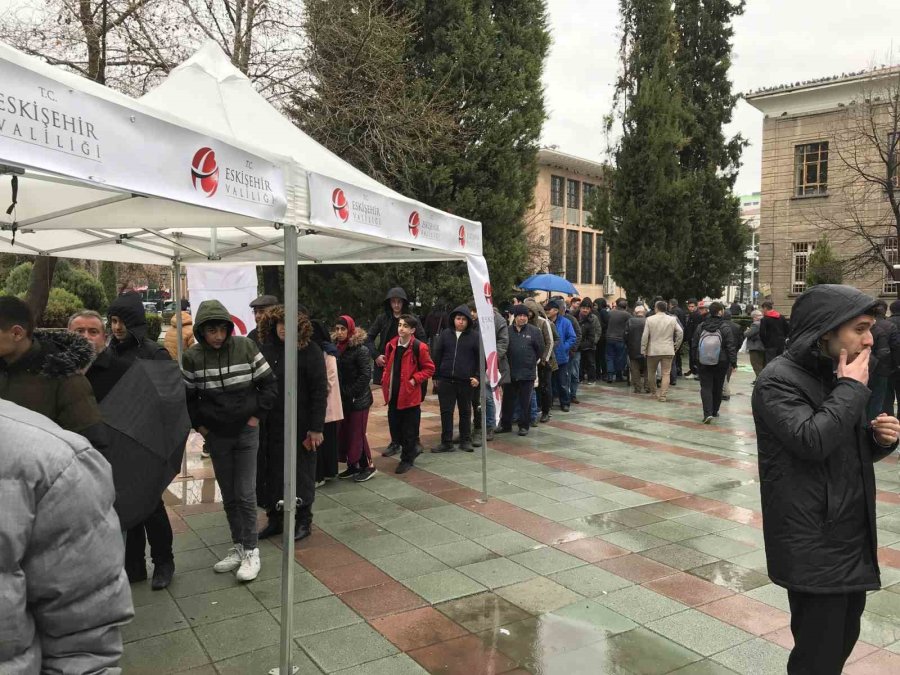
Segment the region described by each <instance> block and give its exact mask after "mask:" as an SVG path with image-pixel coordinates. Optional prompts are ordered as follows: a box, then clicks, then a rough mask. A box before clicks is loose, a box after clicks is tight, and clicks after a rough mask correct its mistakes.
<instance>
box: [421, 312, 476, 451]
mask: <svg viewBox="0 0 900 675" xmlns="http://www.w3.org/2000/svg"><path fill="white" fill-rule="evenodd" d="M474 323H475V322H474V320H473V319H472V313H471V312H469V308H468V307H467V306H466V305H460V306H459V307H457V308H456V309H454V310H453V311H452V312H450V328H446V329H444V331H443V332H442V333H441V334H440V335H439V336H438V339H437V340H436V341H435V344H434V352H433V358H434V365H435V372H434V379H435V382H436V383H438V385H437V386H438V401H439V402H440V407H441V443H440V445H438V446H437V447H435V448H432V450H431V451H432V452H453V411H454V409H456V408H459V449H460V450H462V451H464V452H473V451H474V450H473V447H472V389H473V388H474V387H477V386H478V384H479V379H478V378H479V377H480V375H481V365H480V362H481V349H480V347H479V344H480V340H481V337H480V335H479V333H478V330H477V329H476V328H475V327H474Z"/></svg>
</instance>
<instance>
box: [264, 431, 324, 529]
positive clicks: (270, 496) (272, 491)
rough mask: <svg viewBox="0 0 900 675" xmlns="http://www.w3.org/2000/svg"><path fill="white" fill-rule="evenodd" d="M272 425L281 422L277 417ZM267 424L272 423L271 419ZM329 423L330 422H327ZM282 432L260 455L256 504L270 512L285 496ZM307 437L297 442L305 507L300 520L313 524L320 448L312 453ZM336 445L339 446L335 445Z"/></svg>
mask: <svg viewBox="0 0 900 675" xmlns="http://www.w3.org/2000/svg"><path fill="white" fill-rule="evenodd" d="M271 423H272V424H281V422H278V421H276V420H273V421H272V422H271ZM266 424H269V422H267V423H266ZM326 426H327V425H326ZM282 438H283V437H282V436H281V434H273V435H272V436H270V437H269V438H268V439H267V441H266V443H265V444H264V445H263V446H262V447H260V449H259V452H258V453H257V455H256V503H257V504H258V505H259V506H260V507H262V508H264V509H265V510H266V512H267V513H274V511H275V508H276V505H277V503H278V502H279V501H280V500H281V499H282V498H283V495H284V441H283V440H282ZM304 438H306V436H305V435H304V436H303V438H300V439H298V440H299V441H300V443H298V444H297V473H296V476H297V496H298V497H299V498H300V499H301V504H302V506H301V507H300V509H299V510H298V511H297V520H298V521H299V522H304V523H306V524H307V525H309V524H310V523H311V522H312V505H313V502H314V501H315V500H316V472H317V470H318V463H319V458H318V455H319V453H318V451H315V452H311V451H309V450H307V449H306V448H305V447H304V446H303V442H302V441H303V439H304ZM335 447H336V446H335Z"/></svg>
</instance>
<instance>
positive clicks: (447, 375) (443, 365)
mask: <svg viewBox="0 0 900 675" xmlns="http://www.w3.org/2000/svg"><path fill="white" fill-rule="evenodd" d="M457 314H462V315H463V316H465V317H466V318H467V319H468V320H469V327H468V328H466V330H464V331H463V332H462V333H461V334H460V336H459V340H457V339H456V328H455V327H454V325H453V322H454V317H455V316H456V315H457ZM480 342H481V336H480V335H479V333H478V331H477V330H475V328H473V321H472V314H471V313H470V312H469V308H468V307H466V306H465V305H460V306H459V307H457V308H456V309H454V310H453V311H452V312H451V313H450V328H447V329H445V330H444V331H443V332H442V333H441V334H440V336H438V339H437V340H435V343H434V349H433V350H432V358H433V359H434V364H435V372H434V378H435V379H436V380H448V381H452V382H468V381H469V378H472V377H475V378H479V379H480V378H481V366H480V365H479V361H480V359H481V349H480V347H479V343H480ZM507 354H509V352H507Z"/></svg>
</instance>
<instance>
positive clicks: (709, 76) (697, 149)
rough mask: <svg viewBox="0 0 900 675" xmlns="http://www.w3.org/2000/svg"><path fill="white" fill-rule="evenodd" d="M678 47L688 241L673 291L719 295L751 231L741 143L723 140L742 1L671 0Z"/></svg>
mask: <svg viewBox="0 0 900 675" xmlns="http://www.w3.org/2000/svg"><path fill="white" fill-rule="evenodd" d="M674 11H675V26H676V31H677V35H678V47H677V49H676V51H675V72H676V75H677V80H678V87H679V89H680V90H681V93H682V100H683V103H684V107H685V110H686V112H687V114H686V115H685V117H684V121H685V126H684V135H685V139H686V143H685V144H684V146H683V147H682V148H681V151H680V152H679V158H680V162H681V168H682V171H683V175H684V177H685V179H686V181H687V196H688V200H689V202H690V203H689V206H688V210H689V212H690V216H691V246H690V249H689V251H688V255H687V258H686V259H685V260H684V262H685V266H684V272H683V275H682V276H679V277H678V278H677V280H678V282H680V283H678V284H677V285H676V286H675V287H674V288H673V289H672V290H673V292H674V293H675V294H676V295H679V294H680V295H681V296H682V297H686V296H688V295H696V296H703V295H710V296H713V297H716V296H718V295H720V293H721V291H722V286H723V285H724V284H725V283H726V281H727V279H728V278H729V276H730V275H731V274H733V273H734V271H735V270H737V269H739V268H740V267H741V266H742V265H743V264H744V259H745V258H744V256H745V252H746V249H747V245H748V243H749V232H748V230H747V227H746V225H745V224H744V223H743V221H742V220H741V217H740V202H739V200H738V198H737V197H736V196H734V194H733V189H734V183H735V180H736V179H737V174H738V169H739V168H740V158H741V151H742V150H743V149H744V147H746V145H747V143H746V141H745V140H744V139H743V138H742V137H741V135H740V134H738V135H737V136H734V137H733V138H730V139H726V138H725V136H724V133H723V128H724V126H725V125H726V124H728V123H729V122H730V121H731V118H732V113H733V111H734V106H735V103H736V101H737V96H735V94H734V93H733V92H732V88H731V81H730V80H729V79H728V71H729V69H730V67H731V42H732V37H733V35H734V29H733V27H732V20H733V18H734V17H735V16H739V15H741V14H742V13H743V11H744V0H738V1H737V2H735V1H734V0H676V1H675V3H674Z"/></svg>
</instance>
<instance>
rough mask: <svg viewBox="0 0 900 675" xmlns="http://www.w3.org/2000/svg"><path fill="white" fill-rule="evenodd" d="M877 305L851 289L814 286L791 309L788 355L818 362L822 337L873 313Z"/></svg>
mask: <svg viewBox="0 0 900 675" xmlns="http://www.w3.org/2000/svg"><path fill="white" fill-rule="evenodd" d="M876 302H877V301H876V300H875V298H872V297H870V296H868V295H866V294H865V293H863V292H862V291H858V290H856V289H855V288H853V287H851V286H843V285H838V284H820V285H818V286H813V287H812V288H810V289H809V290H808V291H806V292H805V293H803V294H802V295H800V297H799V298H797V300H796V301H795V302H794V306H793V307H792V308H791V336H790V339H789V340H788V343H787V352H788V355H789V356H790V357H791V359H792V360H794V361H796V362H798V363H803V364H806V365H812V364H814V363H816V362H817V361H818V359H819V358H820V353H819V347H818V343H819V338H820V337H822V336H823V335H825V333H827V332H828V331H830V330H834V329H835V328H837V327H838V326H840V325H841V324H842V323H845V322H847V321H849V320H850V319H852V318H854V317H857V316H859V315H860V314H868V313H870V312H871V311H872V308H873V307H875V305H876ZM828 360H829V361H830V360H831V359H830V357H829V358H828Z"/></svg>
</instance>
